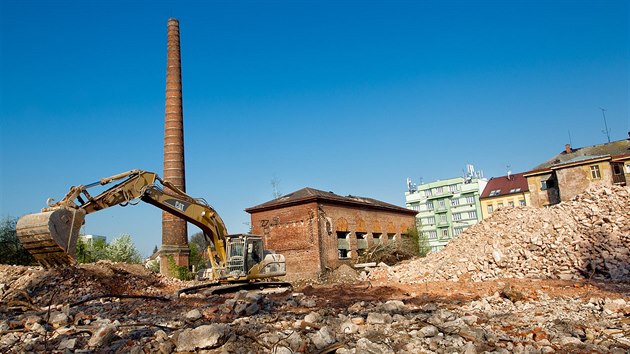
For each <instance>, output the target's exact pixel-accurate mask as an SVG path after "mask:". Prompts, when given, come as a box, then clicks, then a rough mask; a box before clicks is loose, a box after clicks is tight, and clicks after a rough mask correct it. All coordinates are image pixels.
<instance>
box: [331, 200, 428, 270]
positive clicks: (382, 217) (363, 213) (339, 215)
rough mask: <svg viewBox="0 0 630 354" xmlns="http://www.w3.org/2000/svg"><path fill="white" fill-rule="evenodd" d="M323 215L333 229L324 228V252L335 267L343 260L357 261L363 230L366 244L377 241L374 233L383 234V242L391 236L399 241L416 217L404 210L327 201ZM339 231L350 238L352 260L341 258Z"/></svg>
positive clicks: (332, 267)
mask: <svg viewBox="0 0 630 354" xmlns="http://www.w3.org/2000/svg"><path fill="white" fill-rule="evenodd" d="M321 210H322V212H321V214H322V218H323V219H326V221H328V222H330V223H331V225H330V228H331V230H330V231H331V232H330V233H329V232H328V231H327V230H326V229H325V228H324V229H322V233H321V234H322V237H323V238H322V245H323V247H322V251H323V262H324V266H326V267H329V268H331V269H334V268H336V267H338V266H339V265H340V264H341V263H354V262H356V260H357V258H358V254H357V249H358V240H357V233H359V232H360V233H364V234H365V239H366V241H367V246H368V247H370V246H372V245H373V244H374V235H375V234H381V235H382V241H381V242H383V243H387V242H388V235H391V236H394V240H396V241H400V240H401V236H402V234H404V233H405V232H406V231H407V228H409V227H413V226H414V225H415V221H416V217H415V216H414V215H407V214H402V213H395V212H388V211H379V210H371V209H367V208H365V209H364V208H352V207H348V206H341V205H331V204H324V205H322V207H321ZM337 231H340V232H347V233H348V241H349V246H350V247H349V248H350V252H349V258H350V260H349V261H346V260H340V259H339V255H338V251H337Z"/></svg>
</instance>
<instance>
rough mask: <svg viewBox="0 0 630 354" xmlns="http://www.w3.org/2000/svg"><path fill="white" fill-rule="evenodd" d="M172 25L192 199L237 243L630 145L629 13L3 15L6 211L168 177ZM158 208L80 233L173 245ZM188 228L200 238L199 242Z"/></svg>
mask: <svg viewBox="0 0 630 354" xmlns="http://www.w3.org/2000/svg"><path fill="white" fill-rule="evenodd" d="M170 17H175V18H177V19H178V20H179V21H180V30H181V47H182V75H183V86H184V87H183V95H184V122H185V148H186V173H187V190H188V192H189V194H190V195H192V196H195V197H203V198H205V199H206V200H208V201H209V202H210V203H211V204H212V205H213V206H214V207H215V208H216V209H217V211H218V212H219V214H220V215H221V216H222V217H223V219H224V220H225V222H226V224H227V227H228V230H229V231H230V232H234V233H236V232H244V231H246V230H247V229H248V225H247V222H248V221H249V215H248V214H247V213H245V212H244V211H243V209H245V208H247V207H250V206H254V205H257V204H260V203H263V202H266V201H268V200H270V199H272V197H273V194H272V193H273V190H272V186H271V181H272V180H273V179H276V180H278V181H279V191H280V192H282V193H285V194H286V193H290V192H293V191H295V190H297V189H300V188H303V187H307V186H308V187H312V188H317V189H322V190H326V191H333V192H335V193H337V194H341V195H348V194H353V195H361V196H368V197H372V198H376V199H380V200H383V201H386V202H390V203H393V204H397V205H404V192H405V189H406V187H405V179H406V178H407V177H411V178H412V179H413V180H414V181H415V182H418V181H419V180H420V178H422V180H423V181H425V182H430V181H434V180H437V179H445V178H451V177H456V176H459V175H461V173H462V169H464V168H465V165H466V164H467V163H472V164H474V165H475V167H476V168H477V169H478V170H479V169H481V170H483V171H484V174H485V176H486V177H491V176H500V175H504V174H505V173H506V170H507V168H506V166H508V165H509V166H510V167H511V169H512V171H513V172H521V171H526V170H529V169H531V168H533V167H534V166H536V165H537V164H539V163H541V162H543V161H545V160H547V159H548V158H550V157H551V156H553V155H555V154H556V153H558V152H560V151H562V150H563V148H564V144H566V143H569V142H571V143H572V144H573V146H576V147H579V146H587V145H594V144H599V143H603V142H606V135H605V134H604V133H603V132H602V131H603V129H604V121H603V117H602V112H601V111H600V109H599V107H603V108H605V109H607V111H606V119H607V124H608V127H609V129H610V136H611V139H612V140H619V139H624V138H626V137H627V132H628V131H630V110H629V103H630V94H629V90H630V89H629V82H630V37H629V33H630V8H629V5H628V2H627V1H509V2H506V1H480V2H472V1H334V2H323V1H320V2H315V1H207V2H202V1H115V0H114V1H12V0H3V1H2V2H0V20H1V21H0V154H1V155H0V157H1V160H0V216H1V217H6V216H12V217H19V216H21V215H23V214H26V213H31V212H37V211H39V209H40V208H42V207H44V202H45V200H46V198H48V197H55V198H57V199H59V198H61V197H62V196H63V195H65V193H66V192H67V191H68V189H69V187H70V186H71V185H78V184H87V183H89V182H92V181H95V180H97V179H99V178H101V177H105V176H109V175H113V174H116V173H119V172H122V171H126V170H130V169H136V168H139V169H145V170H150V171H156V172H158V173H160V174H161V173H162V151H163V150H162V149H163V123H164V96H165V93H164V91H165V75H166V74H165V73H166V70H165V68H166V23H167V20H168V18H170ZM160 227H161V223H160V211H159V210H158V209H156V208H154V207H152V206H150V205H146V204H144V205H138V206H135V207H127V208H121V207H114V208H110V209H108V210H105V211H102V212H99V213H96V214H92V215H90V216H88V217H87V220H86V225H85V228H84V231H85V232H87V233H93V234H102V235H106V236H108V238H109V239H110V240H111V239H112V238H113V237H116V236H118V235H120V234H123V233H128V234H130V235H132V237H133V239H134V242H135V243H136V245H137V246H138V248H139V249H140V250H141V252H142V253H143V254H144V255H147V254H148V253H149V252H150V251H151V249H152V248H153V246H154V245H159V244H160V243H161V231H160ZM197 231H198V230H197V229H196V228H195V227H194V226H190V232H191V233H193V232H197Z"/></svg>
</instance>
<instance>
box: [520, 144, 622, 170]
mask: <svg viewBox="0 0 630 354" xmlns="http://www.w3.org/2000/svg"><path fill="white" fill-rule="evenodd" d="M623 155H628V156H630V139H624V140H617V141H612V142H610V143H605V144H599V145H593V146H586V147H582V148H577V149H571V152H569V153H567V152H566V151H562V152H561V153H559V154H557V155H556V156H554V157H552V158H550V159H549V160H547V161H545V162H543V163H542V164H540V165H538V166H536V167H534V168H533V169H532V171H537V170H546V169H550V168H552V167H556V166H561V165H564V164H569V163H575V162H580V161H588V160H592V159H596V158H601V157H608V156H611V157H616V156H623Z"/></svg>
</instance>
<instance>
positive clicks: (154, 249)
mask: <svg viewBox="0 0 630 354" xmlns="http://www.w3.org/2000/svg"><path fill="white" fill-rule="evenodd" d="M159 250H160V249H159V248H158V246H157V245H155V247H153V252H151V255H154V254H156V253H158V251H159Z"/></svg>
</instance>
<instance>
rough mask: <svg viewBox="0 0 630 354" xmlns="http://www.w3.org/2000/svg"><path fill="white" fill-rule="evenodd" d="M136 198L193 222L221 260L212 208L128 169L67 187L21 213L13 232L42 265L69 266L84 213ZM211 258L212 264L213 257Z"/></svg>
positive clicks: (219, 229)
mask: <svg viewBox="0 0 630 354" xmlns="http://www.w3.org/2000/svg"><path fill="white" fill-rule="evenodd" d="M118 181H120V182H119V183H118V184H116V185H114V186H112V187H110V188H109V189H107V190H105V191H104V192H102V193H100V194H98V195H97V196H94V197H93V196H91V195H90V193H89V192H88V189H89V188H91V187H94V186H98V185H108V184H111V183H114V182H118ZM158 182H159V185H158ZM160 185H161V186H160ZM164 187H166V188H164ZM136 199H141V200H142V201H145V202H147V203H149V204H152V205H155V206H157V207H158V208H160V209H162V210H165V211H168V212H170V213H172V214H174V215H176V216H178V217H181V218H183V219H184V220H186V221H188V222H190V223H193V224H194V225H196V226H198V227H199V228H200V229H201V230H202V231H203V232H204V236H205V237H206V239H207V240H208V241H210V242H212V244H213V245H214V248H215V250H216V255H217V257H218V258H219V260H220V261H221V262H223V263H225V261H226V254H225V245H224V240H225V238H226V237H227V230H226V228H225V224H224V223H223V220H221V218H220V217H219V215H218V214H217V213H216V212H215V211H214V209H213V208H212V207H210V206H209V205H208V203H206V202H205V201H204V200H203V199H195V198H192V197H190V196H188V195H187V194H186V193H184V192H183V191H181V190H179V189H178V188H176V187H175V186H173V185H172V184H170V183H169V182H168V181H163V180H162V179H160V177H159V176H158V175H157V174H155V173H153V172H147V171H142V170H132V171H128V172H124V173H120V174H117V175H114V176H111V177H108V178H103V179H101V180H99V181H98V182H95V183H91V184H88V185H80V186H76V187H71V188H70V192H68V194H66V196H65V197H64V198H63V199H62V200H60V201H59V202H56V203H52V202H49V203H48V208H44V209H42V212H41V213H35V214H29V215H25V216H23V217H21V218H20V219H19V220H18V222H17V225H16V231H17V236H18V238H19V239H20V242H21V243H22V245H23V246H24V248H25V249H26V250H27V251H29V252H30V253H31V254H32V255H33V257H34V258H35V259H36V260H37V261H38V262H39V263H40V264H41V265H42V266H44V267H63V266H67V265H72V264H74V263H76V262H75V253H76V242H77V239H78V236H79V231H80V229H81V225H82V224H83V221H84V219H85V215H86V214H90V213H93V212H96V211H99V210H102V209H105V208H109V207H111V206H115V205H122V206H125V205H127V204H128V203H130V202H132V201H134V200H136ZM53 202H54V201H53ZM210 258H211V259H212V261H213V262H214V257H210ZM215 267H216V264H215V263H213V268H215Z"/></svg>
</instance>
